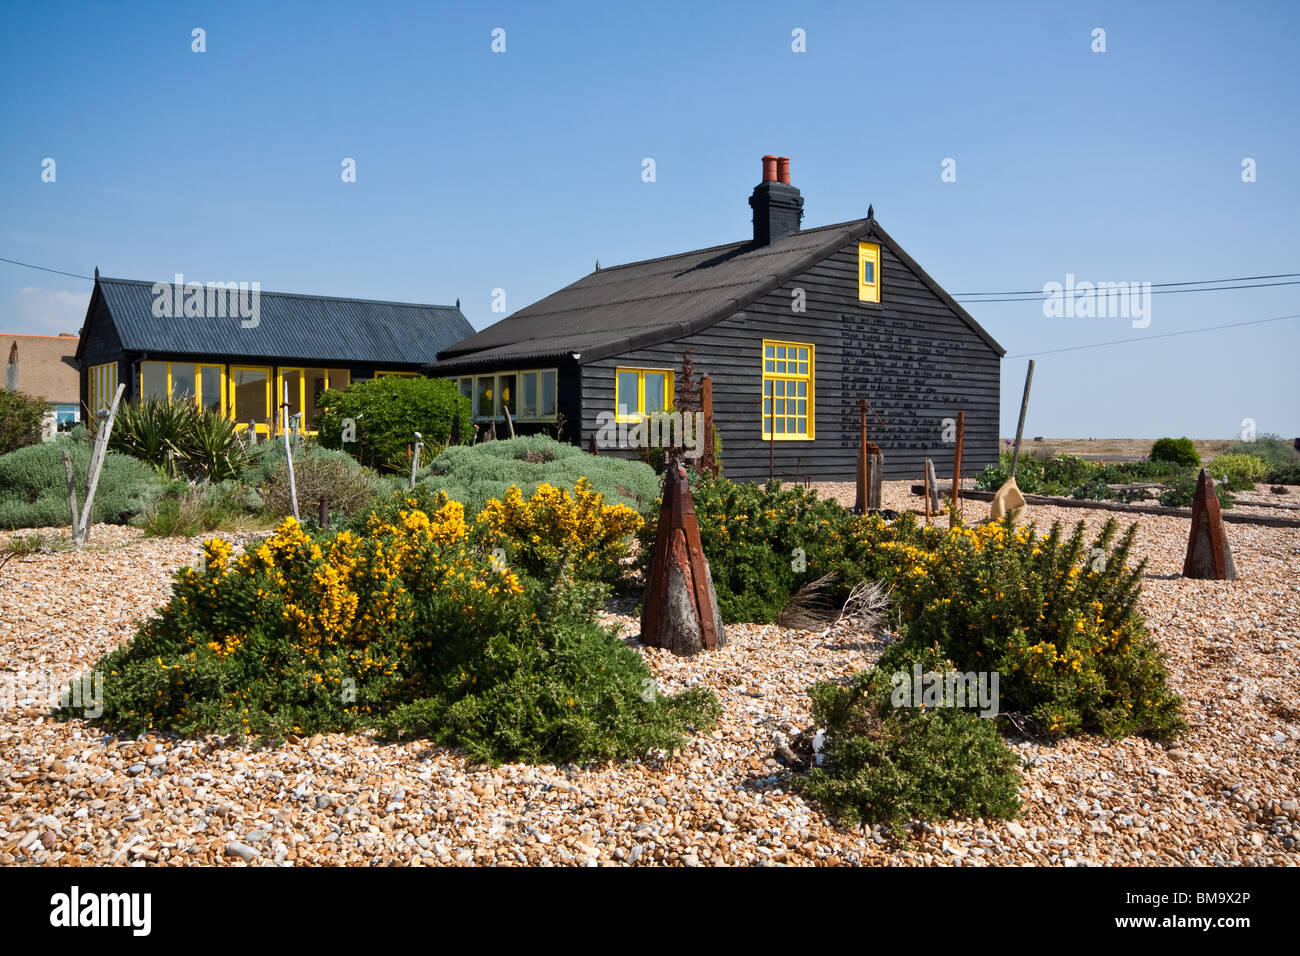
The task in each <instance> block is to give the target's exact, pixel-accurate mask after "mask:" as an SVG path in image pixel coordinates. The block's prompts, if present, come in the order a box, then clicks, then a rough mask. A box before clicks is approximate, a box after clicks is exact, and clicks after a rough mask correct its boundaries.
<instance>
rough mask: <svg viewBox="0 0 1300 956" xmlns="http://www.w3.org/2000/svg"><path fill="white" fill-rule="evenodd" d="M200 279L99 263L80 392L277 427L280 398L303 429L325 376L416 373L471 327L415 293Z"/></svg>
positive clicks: (263, 428) (333, 383)
mask: <svg viewBox="0 0 1300 956" xmlns="http://www.w3.org/2000/svg"><path fill="white" fill-rule="evenodd" d="M217 285H220V284H217V283H212V284H209V285H207V286H204V285H200V284H198V283H184V282H183V281H177V282H173V283H161V282H160V283H154V282H142V281H138V280H133V279H109V278H101V277H100V275H99V270H95V289H94V291H93V292H92V293H91V297H90V305H89V307H88V309H87V312H86V321H85V325H84V327H83V329H82V331H81V341H80V344H79V345H78V347H77V362H78V365H79V367H80V369H81V403H82V406H83V407H85V408H87V409H89V410H90V411H91V412H92V413H93V412H97V411H99V410H100V409H101V408H103V407H105V406H106V405H107V404H108V402H110V401H111V400H112V396H113V393H114V392H115V391H116V389H117V385H118V383H119V382H124V383H126V391H125V392H124V395H123V397H124V399H125V400H127V401H130V400H133V399H136V398H139V397H141V396H144V397H167V396H171V397H172V398H176V399H179V398H182V397H184V398H186V399H188V400H192V401H195V402H197V403H198V404H200V405H203V406H206V407H208V408H211V409H213V410H214V411H219V412H220V413H221V414H223V415H225V416H226V417H228V418H232V419H234V420H235V421H236V422H237V423H238V424H239V427H240V428H241V429H247V428H249V427H250V423H251V427H253V428H254V429H256V431H257V432H258V433H260V434H263V435H266V434H273V433H275V432H276V431H278V430H279V429H280V428H281V427H283V424H284V422H285V421H286V416H285V413H284V412H283V411H282V410H281V408H280V406H281V404H282V402H283V401H284V398H285V396H286V395H287V397H288V405H289V408H288V415H289V416H293V415H297V414H299V413H301V414H302V417H301V418H300V419H298V422H297V424H298V426H299V427H301V428H302V429H303V430H304V431H306V432H308V433H310V432H311V431H313V430H314V429H313V425H314V423H315V420H316V414H317V405H316V400H317V398H319V397H320V394H321V392H323V391H324V390H325V389H326V388H335V389H338V388H346V387H347V386H348V385H349V384H351V383H352V382H357V381H362V380H365V379H371V378H374V377H376V376H381V375H420V374H421V370H422V369H423V368H424V367H425V366H427V365H428V364H429V362H431V361H433V359H434V357H435V356H436V354H437V351H438V350H439V349H441V348H446V347H448V346H450V345H452V344H453V343H455V342H458V341H460V340H461V339H463V338H465V337H466V336H467V335H471V334H472V333H473V331H474V329H473V327H472V326H471V325H470V324H469V321H468V320H467V319H466V318H465V316H464V315H463V314H461V311H460V303H459V302H457V303H456V305H454V306H449V305H414V304H410V303H405V302H379V301H374V300H370V299H342V298H331V297H328V296H319V295H295V294H291V293H283V292H260V291H258V293H257V295H256V296H254V295H253V290H252V289H247V288H246V289H243V290H241V289H239V288H235V289H233V290H232V289H229V288H213V286H217Z"/></svg>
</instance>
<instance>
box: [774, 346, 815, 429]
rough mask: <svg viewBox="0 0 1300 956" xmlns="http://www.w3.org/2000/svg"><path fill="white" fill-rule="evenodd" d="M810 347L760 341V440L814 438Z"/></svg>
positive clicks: (812, 376)
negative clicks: (761, 359)
mask: <svg viewBox="0 0 1300 956" xmlns="http://www.w3.org/2000/svg"><path fill="white" fill-rule="evenodd" d="M813 383H814V375H813V347H812V345H811V344H809V343H807V342H774V341H770V340H767V339H764V340H763V439H764V440H765V441H766V440H769V439H775V440H776V441H782V440H790V439H809V438H813V437H814V436H815V431H816V429H815V422H814V418H813Z"/></svg>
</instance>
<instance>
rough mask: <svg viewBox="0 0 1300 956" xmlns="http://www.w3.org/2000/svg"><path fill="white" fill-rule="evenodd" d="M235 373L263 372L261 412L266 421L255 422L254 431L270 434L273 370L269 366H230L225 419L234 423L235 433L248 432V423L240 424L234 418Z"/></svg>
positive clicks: (260, 433)
mask: <svg viewBox="0 0 1300 956" xmlns="http://www.w3.org/2000/svg"><path fill="white" fill-rule="evenodd" d="M236 372H265V373H266V378H265V379H264V380H263V390H264V392H265V393H266V406H265V408H264V410H263V416H264V417H265V418H266V419H267V421H266V422H265V423H262V422H255V423H254V430H255V431H256V432H257V434H259V435H269V434H271V425H270V422H271V420H272V416H271V383H272V382H273V381H274V380H275V377H274V375H273V374H272V373H273V372H274V369H273V368H271V366H269V365H232V366H230V374H229V383H228V387H227V388H226V395H227V405H226V408H227V409H228V412H227V414H226V417H227V418H230V419H231V420H232V421H234V422H235V430H236V431H248V422H241V421H239V420H238V419H236V418H235V373H236Z"/></svg>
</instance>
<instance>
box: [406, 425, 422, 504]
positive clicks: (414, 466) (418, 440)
mask: <svg viewBox="0 0 1300 956" xmlns="http://www.w3.org/2000/svg"><path fill="white" fill-rule="evenodd" d="M413 434H414V435H415V454H414V455H412V456H411V484H410V486H409V487H410V490H412V491H414V490H415V473H416V472H417V471H419V470H420V449H422V448H423V447H424V436H423V435H421V434H420V433H419V432H413Z"/></svg>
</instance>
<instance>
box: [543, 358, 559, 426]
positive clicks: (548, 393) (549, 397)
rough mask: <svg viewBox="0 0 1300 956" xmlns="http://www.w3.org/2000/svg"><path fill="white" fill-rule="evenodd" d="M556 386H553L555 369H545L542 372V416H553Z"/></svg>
mask: <svg viewBox="0 0 1300 956" xmlns="http://www.w3.org/2000/svg"><path fill="white" fill-rule="evenodd" d="M555 403H556V388H555V369H553V368H551V369H547V370H546V371H544V372H542V417H543V418H553V417H554V416H555Z"/></svg>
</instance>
